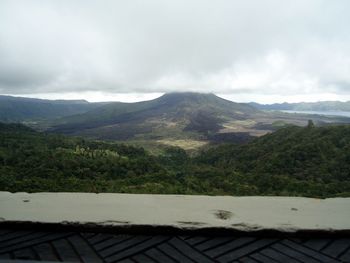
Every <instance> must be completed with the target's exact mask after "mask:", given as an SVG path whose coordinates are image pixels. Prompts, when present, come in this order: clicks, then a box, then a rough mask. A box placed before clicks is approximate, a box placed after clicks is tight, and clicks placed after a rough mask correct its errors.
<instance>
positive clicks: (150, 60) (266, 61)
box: [0, 0, 350, 102]
mask: <svg viewBox="0 0 350 263" xmlns="http://www.w3.org/2000/svg"><path fill="white" fill-rule="evenodd" d="M349 13H350V1H347V0H331V1H329V0H284V1H281V0H255V1H253V0H242V1H234V0H226V1H224V0H215V1H214V0H211V1H206V0H198V1H194V0H176V1H175V0H172V1H170V0H148V1H143V0H139V1H136V0H128V1H123V0H119V1H118V0H115V1H108V0H105V1H98V0H96V1H89V0H75V1H71V0H59V1H50V0H45V1H32V0H23V1H17V0H10V1H7V0H2V1H0V94H14V95H16V94H17V95H20V94H21V95H23V94H24V95H27V96H33V97H46V98H87V99H89V100H92V101H93V100H95V101H96V100H113V99H116V100H137V99H144V98H151V97H154V96H158V95H159V94H162V93H164V92H169V91H200V92H214V93H217V94H220V95H222V96H224V97H226V98H230V99H232V100H236V101H252V100H255V101H260V102H274V101H301V100H304V101H315V100H326V99H328V100H332V99H340V100H350V27H349V25H350V16H349Z"/></svg>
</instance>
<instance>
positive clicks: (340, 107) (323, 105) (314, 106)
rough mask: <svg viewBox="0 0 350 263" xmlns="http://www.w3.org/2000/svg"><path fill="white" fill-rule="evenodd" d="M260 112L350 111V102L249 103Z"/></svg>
mask: <svg viewBox="0 0 350 263" xmlns="http://www.w3.org/2000/svg"><path fill="white" fill-rule="evenodd" d="M249 105H251V106H253V107H254V108H256V109H259V110H295V111H350V101H347V102H341V101H320V102H300V103H286V102H285V103H275V104H259V103H255V102H251V103H249Z"/></svg>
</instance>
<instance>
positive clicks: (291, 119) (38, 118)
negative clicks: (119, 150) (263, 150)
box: [0, 92, 350, 149]
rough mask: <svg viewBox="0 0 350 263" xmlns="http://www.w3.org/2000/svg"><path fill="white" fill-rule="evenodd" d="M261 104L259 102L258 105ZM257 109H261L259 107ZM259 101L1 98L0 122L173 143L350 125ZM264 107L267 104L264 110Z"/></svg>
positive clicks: (189, 95) (195, 96)
mask: <svg viewBox="0 0 350 263" xmlns="http://www.w3.org/2000/svg"><path fill="white" fill-rule="evenodd" d="M262 106H263V105H262ZM260 108H261V107H260ZM260 108H259V104H247V103H236V102H232V101H229V100H225V99H222V98H220V97H218V96H216V95H214V94H203V93H193V92H184V93H168V94H165V95H163V96H161V97H159V98H156V99H154V100H150V101H142V102H136V103H123V102H110V103H89V102H87V101H83V100H77V101H64V100H59V101H51V100H39V99H28V98H17V97H9V96H1V97H0V121H3V122H22V123H25V124H27V125H29V126H31V127H33V128H35V129H39V130H46V131H48V132H54V133H64V134H69V135H79V136H86V137H90V138H94V139H101V140H106V139H107V140H123V141H125V140H128V141H133V142H135V141H137V142H140V141H143V142H147V143H149V142H155V143H157V144H162V145H176V146H180V147H182V148H185V149H191V148H196V147H199V146H203V145H205V144H206V143H208V142H236V143H241V142H246V141H248V140H250V139H251V138H253V137H255V136H261V135H264V134H266V133H269V132H272V131H275V130H276V129H278V128H280V127H284V126H286V125H291V124H293V125H298V126H305V125H307V123H308V120H309V119H312V120H313V121H314V123H315V124H316V125H327V124H330V123H350V118H345V117H344V118H343V117H327V116H316V115H302V114H288V113H283V112H268V111H262V110H260ZM263 109H265V108H263Z"/></svg>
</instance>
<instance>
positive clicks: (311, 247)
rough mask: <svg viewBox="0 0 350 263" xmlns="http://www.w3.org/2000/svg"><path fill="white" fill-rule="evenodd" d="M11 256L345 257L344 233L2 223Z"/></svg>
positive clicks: (2, 248)
mask: <svg viewBox="0 0 350 263" xmlns="http://www.w3.org/2000/svg"><path fill="white" fill-rule="evenodd" d="M15 259H17V260H23V262H29V261H24V260H34V261H49V262H52V261H66V262H124V263H127V262H130V263H131V262H142V263H144V262H145V263H147V262H160V263H167V262H200V263H205V262H253V263H254V262H283V263H286V262H308V263H309V262H311V263H312V262H350V238H347V237H335V236H329V237H312V238H311V237H309V238H305V237H292V236H290V237H288V236H285V237H263V236H239V235H237V236H235V235H228V236H203V235H197V234H194V235H191V233H190V232H189V233H188V234H186V235H170V234H166V235H158V234H157V235H137V234H129V235H128V234H109V233H99V232H98V233H91V232H75V231H73V232H69V231H61V230H60V231H46V230H44V229H43V230H42V231H39V230H37V229H36V230H23V229H21V230H20V229H9V228H2V229H0V262H14V261H12V260H15ZM2 260H4V261H2ZM17 262H18V261H17ZM21 262H22V261H21Z"/></svg>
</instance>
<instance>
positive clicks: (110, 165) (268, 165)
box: [0, 124, 350, 197]
mask: <svg viewBox="0 0 350 263" xmlns="http://www.w3.org/2000/svg"><path fill="white" fill-rule="evenodd" d="M0 190H2V191H12V192H16V191H27V192H38V191H84V192H128V193H162V194H210V195H219V194H223V195H226V194H227V195H295V196H313V197H331V196H350V126H328V127H314V126H313V125H308V126H307V127H304V128H301V127H294V126H292V127H287V128H283V129H280V130H278V131H277V132H275V133H273V134H269V135H266V136H263V137H260V138H257V139H255V140H253V141H252V142H249V143H247V144H244V145H232V144H227V145H220V146H216V147H212V148H210V149H209V150H207V151H205V152H202V153H199V154H198V156H196V157H189V156H188V155H187V154H186V152H185V151H184V150H182V149H180V148H175V147H169V148H168V149H166V150H165V151H164V153H163V154H161V155H159V156H153V155H151V154H149V153H148V152H147V151H145V150H144V149H142V148H138V147H133V146H126V145H123V144H115V143H107V142H100V141H92V140H86V139H82V138H75V137H67V136H62V135H54V134H45V133H38V132H35V131H33V130H31V129H29V128H27V127H25V126H23V125H19V124H0Z"/></svg>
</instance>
